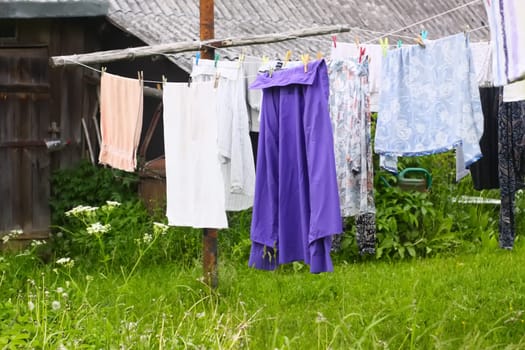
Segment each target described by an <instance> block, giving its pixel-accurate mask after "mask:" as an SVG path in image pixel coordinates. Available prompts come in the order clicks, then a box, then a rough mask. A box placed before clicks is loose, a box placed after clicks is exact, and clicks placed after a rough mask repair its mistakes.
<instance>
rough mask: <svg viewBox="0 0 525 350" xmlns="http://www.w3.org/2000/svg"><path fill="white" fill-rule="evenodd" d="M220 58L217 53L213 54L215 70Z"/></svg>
mask: <svg viewBox="0 0 525 350" xmlns="http://www.w3.org/2000/svg"><path fill="white" fill-rule="evenodd" d="M220 57H221V56H219V54H218V53H216V54H215V68H217V62H219V58H220Z"/></svg>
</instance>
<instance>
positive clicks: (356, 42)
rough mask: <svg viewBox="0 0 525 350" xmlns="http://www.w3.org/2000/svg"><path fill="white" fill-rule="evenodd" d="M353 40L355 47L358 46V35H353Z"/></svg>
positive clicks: (359, 44)
mask: <svg viewBox="0 0 525 350" xmlns="http://www.w3.org/2000/svg"><path fill="white" fill-rule="evenodd" d="M354 41H355V46H357V48H359V46H361V43H360V42H359V36H358V35H356V36H354Z"/></svg>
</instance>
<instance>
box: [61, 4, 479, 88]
mask: <svg viewBox="0 0 525 350" xmlns="http://www.w3.org/2000/svg"><path fill="white" fill-rule="evenodd" d="M476 1H479V0H476ZM476 1H473V2H476ZM484 28H488V25H483V26H480V27H477V28H474V29H470V30H468V31H466V32H467V33H472V32H475V31H478V30H481V29H484ZM353 29H357V28H353ZM359 29H360V28H359ZM363 31H368V30H366V29H363ZM370 32H376V31H370ZM376 33H377V32H376ZM406 37H407V38H410V39H414V38H413V37H408V36H406ZM297 39H307V40H313V41H318V42H323V43H326V44H329V42H328V41H327V40H322V39H315V38H297ZM365 43H369V42H368V41H367V42H365ZM396 46H397V45H389V47H390V48H392V47H396ZM210 47H211V48H213V49H215V50H228V49H225V48H220V47H213V46H210ZM241 54H242V53H241ZM163 56H165V57H173V56H176V55H173V54H164V55H163ZM238 56H240V55H238ZM258 59H259V58H258ZM70 62H72V63H74V64H77V65H79V66H82V67H84V68H87V69H90V70H92V71H95V72H98V73H100V74H102V70H100V69H97V68H94V67H91V66H89V65H86V64H83V63H81V62H77V61H73V60H70ZM256 77H257V75H248V76H245V77H244V78H247V79H252V78H256ZM143 82H144V83H150V84H163V83H164V81H159V80H143ZM181 83H182V82H181ZM203 83H206V82H192V84H203Z"/></svg>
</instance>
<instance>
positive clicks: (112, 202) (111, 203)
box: [106, 201, 120, 207]
mask: <svg viewBox="0 0 525 350" xmlns="http://www.w3.org/2000/svg"><path fill="white" fill-rule="evenodd" d="M106 205H107V206H108V207H118V206H119V205H120V203H119V202H116V201H106Z"/></svg>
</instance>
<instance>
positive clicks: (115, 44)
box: [0, 0, 187, 239]
mask: <svg viewBox="0 0 525 350" xmlns="http://www.w3.org/2000/svg"><path fill="white" fill-rule="evenodd" d="M108 7H109V3H108V2H107V1H103V0H87V1H79V0H60V1H58V0H54V1H53V0H52V1H27V0H26V1H9V2H0V236H1V235H3V234H5V233H7V232H10V231H11V230H22V231H23V235H22V236H21V238H22V239H24V238H25V239H36V238H46V237H47V236H48V234H49V226H50V209H49V196H50V175H51V173H52V172H53V171H54V170H56V169H60V168H64V167H68V166H71V165H73V164H75V163H76V162H77V161H78V160H79V159H80V158H81V157H85V156H86V152H87V148H86V142H85V134H84V133H83V129H82V119H84V121H85V122H86V123H87V126H88V130H91V134H90V135H91V136H90V139H91V138H92V141H93V144H94V145H97V143H96V138H95V128H94V127H93V126H94V120H96V118H93V117H94V116H95V117H96V115H97V111H98V95H97V91H98V84H99V78H98V76H99V75H98V73H97V72H96V71H93V70H91V69H87V68H85V67H81V66H72V67H62V68H55V69H52V68H50V66H49V57H51V56H57V55H67V54H80V53H86V52H93V51H98V50H109V49H120V48H125V47H130V46H141V45H144V43H143V42H142V41H141V40H139V39H137V38H136V37H135V36H133V35H130V34H129V33H127V32H125V31H123V30H121V29H119V28H117V27H116V26H114V25H113V24H111V23H110V22H108V20H107V18H106V15H107V11H108ZM153 59H154V58H148V59H143V60H136V61H132V62H119V63H115V64H113V65H109V66H108V71H110V72H112V73H115V74H121V75H124V76H130V77H136V74H137V73H136V72H137V70H144V73H145V78H146V79H156V80H161V76H162V75H163V74H170V75H171V79H173V80H176V79H177V78H178V79H187V78H186V76H187V75H186V73H185V72H183V71H181V70H180V69H179V68H178V67H177V66H175V65H174V64H172V63H170V62H169V60H167V59H163V58H156V59H155V61H153ZM158 104H159V100H158V97H157V98H146V99H145V110H144V116H145V117H144V118H145V119H144V125H145V128H144V132H145V131H146V129H147V126H148V123H149V120H150V119H151V116H152V115H153V111H154V110H155V109H156V108H157V107H158ZM157 132H158V131H157ZM155 139H159V138H158V137H157V138H155ZM160 140H162V138H160ZM161 143H162V142H161ZM152 149H153V152H154V154H152V155H149V156H150V157H154V156H155V155H156V154H163V149H162V146H161V145H157V147H153V148H152ZM96 151H97V150H96V149H95V152H96ZM155 153H156V154H155ZM97 154H98V153H97Z"/></svg>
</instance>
